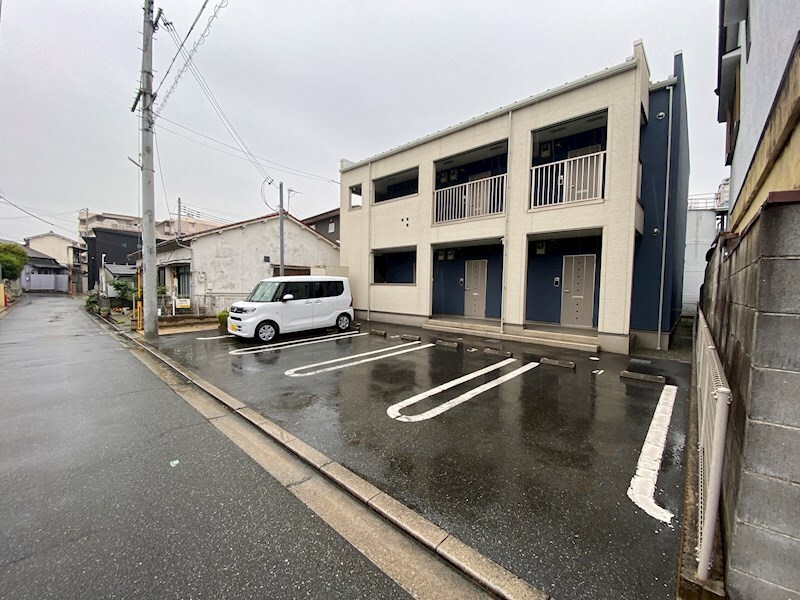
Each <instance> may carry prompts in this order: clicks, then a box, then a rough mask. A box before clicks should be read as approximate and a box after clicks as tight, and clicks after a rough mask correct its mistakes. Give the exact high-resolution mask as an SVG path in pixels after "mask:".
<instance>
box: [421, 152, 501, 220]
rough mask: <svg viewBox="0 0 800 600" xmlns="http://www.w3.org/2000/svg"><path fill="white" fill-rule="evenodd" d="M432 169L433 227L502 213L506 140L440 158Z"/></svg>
mask: <svg viewBox="0 0 800 600" xmlns="http://www.w3.org/2000/svg"><path fill="white" fill-rule="evenodd" d="M434 168H435V171H436V189H435V191H434V202H433V223H434V224H437V223H454V222H458V221H467V220H470V219H478V218H481V217H487V216H491V215H497V214H502V213H503V212H505V207H506V172H507V171H508V141H507V140H500V141H498V142H494V143H493V144H490V145H488V146H483V147H481V148H474V149H472V150H468V151H466V152H462V153H461V154H457V155H455V156H449V157H446V158H443V159H441V160H438V161H436V163H434Z"/></svg>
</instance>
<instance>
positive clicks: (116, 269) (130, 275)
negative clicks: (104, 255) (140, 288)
mask: <svg viewBox="0 0 800 600" xmlns="http://www.w3.org/2000/svg"><path fill="white" fill-rule="evenodd" d="M114 281H127V282H128V283H130V284H131V287H133V288H135V287H136V265H115V264H109V263H106V264H105V265H104V266H103V270H102V271H101V273H100V291H101V292H104V293H105V295H106V296H108V297H109V298H116V297H117V296H118V294H117V290H116V289H115V288H114V286H113V285H112V282H114Z"/></svg>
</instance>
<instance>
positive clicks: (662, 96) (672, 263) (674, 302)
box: [631, 55, 689, 331]
mask: <svg viewBox="0 0 800 600" xmlns="http://www.w3.org/2000/svg"><path fill="white" fill-rule="evenodd" d="M675 75H676V77H677V78H678V83H677V84H676V85H675V87H674V88H673V100H672V157H671V160H670V200H669V217H668V219H667V221H666V236H667V246H666V260H665V265H664V304H663V310H662V313H661V316H662V327H661V329H662V331H669V330H670V329H671V327H672V325H674V324H675V323H676V322H677V319H678V318H680V311H681V307H682V298H681V296H682V294H683V261H684V254H685V249H686V198H687V195H688V185H689V149H688V136H687V120H686V96H685V89H684V86H683V64H682V57H681V56H680V55H677V56H676V57H675ZM669 110H670V99H669V90H668V89H659V90H655V91H653V92H651V93H650V115H649V119H648V123H647V124H646V125H644V126H643V127H642V136H641V146H640V159H641V161H642V196H641V203H642V207H643V208H644V235H643V236H641V237H640V238H638V239H637V240H636V246H635V251H634V263H633V293H632V301H631V329H638V330H643V331H657V330H658V305H659V296H660V286H661V254H662V244H663V242H664V237H663V236H664V230H665V219H664V193H665V191H666V177H667V167H666V165H667V145H668V138H669V136H668V133H669ZM659 113H664V115H665V116H664V118H662V119H658V118H657V115H658V114H659ZM656 229H658V234H657V235H653V231H654V230H656Z"/></svg>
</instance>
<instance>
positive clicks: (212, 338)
mask: <svg viewBox="0 0 800 600" xmlns="http://www.w3.org/2000/svg"><path fill="white" fill-rule="evenodd" d="M229 337H236V336H235V335H233V334H232V333H231V334H228V335H215V336H212V337H199V338H196V339H198V340H221V339H223V338H229Z"/></svg>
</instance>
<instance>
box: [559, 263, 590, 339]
mask: <svg viewBox="0 0 800 600" xmlns="http://www.w3.org/2000/svg"><path fill="white" fill-rule="evenodd" d="M595 258H596V257H595V255H594V254H578V255H568V256H565V257H564V270H563V277H562V278H561V281H562V286H563V287H562V289H563V290H564V292H563V294H561V324H562V325H571V326H577V327H591V326H592V320H593V318H594V269H595Z"/></svg>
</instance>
